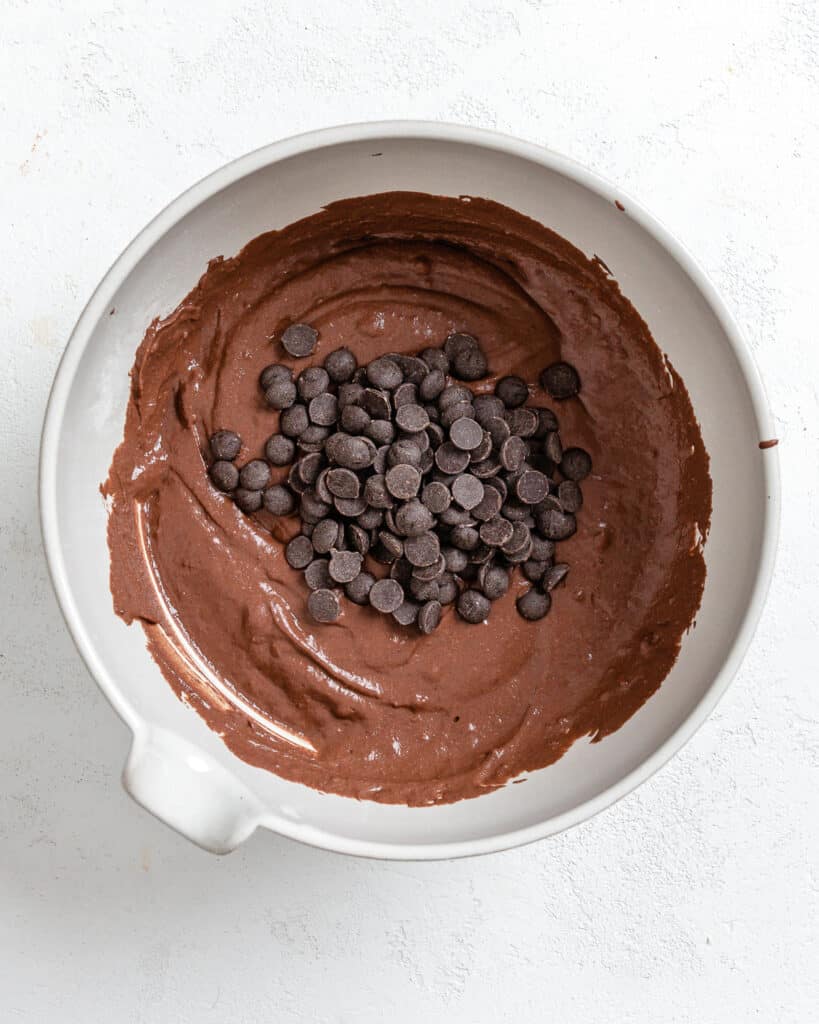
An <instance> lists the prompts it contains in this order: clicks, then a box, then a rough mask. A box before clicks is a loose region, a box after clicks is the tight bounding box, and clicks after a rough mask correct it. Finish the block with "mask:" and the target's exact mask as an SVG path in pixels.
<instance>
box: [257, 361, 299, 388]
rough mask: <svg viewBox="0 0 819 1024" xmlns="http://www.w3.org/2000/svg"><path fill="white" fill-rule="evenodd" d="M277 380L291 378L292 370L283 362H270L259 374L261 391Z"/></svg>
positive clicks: (290, 379)
mask: <svg viewBox="0 0 819 1024" xmlns="http://www.w3.org/2000/svg"><path fill="white" fill-rule="evenodd" d="M277 380H286V381H292V380H293V371H292V370H291V369H290V367H289V366H285V365H284V363H271V364H270V366H266V367H265V368H264V369H263V370H262V372H261V373H260V374H259V385H260V386H261V389H262V391H267V390H268V388H269V387H270V385H271V384H273V382H274V381H277Z"/></svg>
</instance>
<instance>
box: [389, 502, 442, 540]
mask: <svg viewBox="0 0 819 1024" xmlns="http://www.w3.org/2000/svg"><path fill="white" fill-rule="evenodd" d="M433 524H434V519H433V516H432V513H431V512H430V511H429V509H428V508H426V507H425V506H424V505H422V504H421V502H420V501H419V500H418V498H411V499H410V500H409V501H408V502H406V504H404V505H402V506H401V508H399V509H398V511H397V512H396V513H395V525H396V527H397V528H398V530H399V531H400V532H401V533H402V534H403V535H404V536H405V537H417V536H418V535H419V534H422V533H426V531H427V530H431V529H432V526H433Z"/></svg>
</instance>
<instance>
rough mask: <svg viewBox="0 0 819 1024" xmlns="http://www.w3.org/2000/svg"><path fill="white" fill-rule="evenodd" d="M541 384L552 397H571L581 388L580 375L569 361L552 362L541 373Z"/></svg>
mask: <svg viewBox="0 0 819 1024" xmlns="http://www.w3.org/2000/svg"><path fill="white" fill-rule="evenodd" d="M540 386H541V387H542V388H543V389H544V390H545V391H548V392H549V394H550V395H551V396H552V398H558V399H564V398H571V397H572V396H573V395H576V394H577V392H578V391H579V390H580V377H579V376H578V373H577V370H575V368H574V367H573V366H571V365H570V364H569V363H552V365H551V366H547V367H546V369H545V370H544V371H543V373H541V375H540Z"/></svg>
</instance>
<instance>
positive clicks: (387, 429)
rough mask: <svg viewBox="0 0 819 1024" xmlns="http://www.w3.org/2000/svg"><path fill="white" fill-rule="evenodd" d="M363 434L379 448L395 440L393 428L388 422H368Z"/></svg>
mask: <svg viewBox="0 0 819 1024" xmlns="http://www.w3.org/2000/svg"><path fill="white" fill-rule="evenodd" d="M364 433H365V434H366V435H367V437H369V438H370V440H371V441H374V442H375V443H376V444H377V445H379V446H380V445H384V444H391V443H392V442H393V441H394V440H395V427H394V426H393V424H392V422H391V421H390V420H370V423H369V425H368V426H367V428H366V430H365V431H364Z"/></svg>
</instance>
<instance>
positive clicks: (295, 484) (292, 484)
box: [287, 462, 324, 500]
mask: <svg viewBox="0 0 819 1024" xmlns="http://www.w3.org/2000/svg"><path fill="white" fill-rule="evenodd" d="M317 482H318V478H317ZM287 484H288V486H289V488H290V490H291V491H293V492H295V493H296V494H304V492H305V491H306V490H308V488H309V487H310V485H309V484H306V483H305V482H304V481H303V480H302V478H301V476H300V475H299V464H298V462H294V463H293V465H292V466H291V467H290V472H289V473H288V474H287ZM322 500H324V499H323V498H322Z"/></svg>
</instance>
